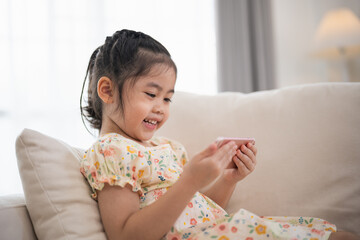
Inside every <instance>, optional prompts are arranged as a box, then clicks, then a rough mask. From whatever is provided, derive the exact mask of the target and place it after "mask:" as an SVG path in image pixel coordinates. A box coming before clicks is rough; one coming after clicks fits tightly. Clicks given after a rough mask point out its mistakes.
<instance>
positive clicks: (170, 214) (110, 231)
mask: <svg viewBox="0 0 360 240" xmlns="http://www.w3.org/2000/svg"><path fill="white" fill-rule="evenodd" d="M235 151H236V145H235V144H234V143H229V144H227V145H225V147H222V148H221V149H219V150H218V149H217V148H216V145H215V144H212V145H210V146H209V147H208V148H207V149H206V150H205V151H203V152H202V153H200V154H198V155H196V156H195V157H194V158H193V159H192V160H191V161H190V162H189V163H188V164H187V165H185V168H184V171H183V173H182V175H181V177H180V178H179V180H178V181H177V182H176V183H175V184H174V185H173V186H172V187H171V188H170V189H169V190H168V191H167V192H166V193H165V194H164V195H163V196H162V197H161V198H159V199H158V200H157V201H156V202H154V203H153V204H151V205H149V206H147V207H145V208H143V209H141V210H140V209H139V196H138V194H137V193H134V192H132V190H131V187H124V188H121V187H113V186H112V187H110V186H109V185H107V184H105V187H104V188H103V190H101V191H98V203H99V209H100V214H101V218H102V221H103V225H104V228H105V232H106V234H107V236H108V239H110V240H112V239H160V238H161V237H163V236H164V235H165V234H166V233H167V232H168V231H169V230H170V229H171V227H172V226H173V225H174V223H175V221H176V220H177V218H178V217H179V216H180V214H181V212H182V211H183V210H184V209H185V207H186V205H187V204H188V203H189V202H190V200H191V198H192V197H193V195H194V194H195V192H196V191H197V190H198V189H200V188H202V187H204V186H206V185H207V184H209V183H210V182H211V181H213V180H214V179H215V178H217V176H219V174H221V173H222V172H223V170H224V168H225V167H224V166H227V165H228V164H229V163H230V162H231V158H232V156H234V155H235ZM127 186H128V185H127Z"/></svg>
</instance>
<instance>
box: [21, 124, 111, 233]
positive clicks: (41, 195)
mask: <svg viewBox="0 0 360 240" xmlns="http://www.w3.org/2000/svg"><path fill="white" fill-rule="evenodd" d="M16 155H17V159H18V167H19V172H20V177H21V181H22V185H23V189H24V195H25V200H26V205H27V208H28V211H29V214H30V218H31V220H32V223H33V225H34V229H35V232H36V235H37V237H38V239H96V240H101V239H106V236H105V232H104V229H103V226H102V224H101V219H100V214H99V210H98V206H97V203H96V202H95V201H94V200H92V199H91V197H90V188H89V186H88V184H87V183H86V181H85V179H84V178H83V176H82V175H81V173H80V171H79V166H80V164H79V158H81V157H82V155H83V151H82V150H80V149H76V148H73V147H71V146H69V145H67V144H66V143H64V142H62V141H59V140H57V139H54V138H51V137H48V136H46V135H43V134H41V133H39V132H36V131H33V130H29V129H25V130H24V131H23V132H22V133H21V134H20V135H19V136H18V138H17V140H16Z"/></svg>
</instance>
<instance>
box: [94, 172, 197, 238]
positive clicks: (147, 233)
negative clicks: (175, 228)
mask: <svg viewBox="0 0 360 240" xmlns="http://www.w3.org/2000/svg"><path fill="white" fill-rule="evenodd" d="M128 186H129V187H128ZM195 192H196V191H195V190H194V189H193V188H191V184H189V183H187V182H186V179H179V181H178V182H176V183H175V184H174V185H173V186H172V187H171V188H170V189H169V190H168V191H167V192H166V194H164V195H163V196H162V197H161V198H159V199H158V200H157V201H156V202H154V203H153V204H151V205H150V206H147V207H145V208H143V209H141V210H140V208H139V205H140V203H139V195H138V193H135V192H133V191H132V190H131V187H130V185H127V187H124V188H121V187H117V186H116V187H111V186H109V185H108V184H106V185H105V187H104V188H103V190H101V191H98V202H99V209H100V214H101V219H102V222H103V225H104V228H105V232H106V234H107V237H108V239H109V240H112V239H160V238H161V237H162V236H163V235H164V234H166V233H167V232H168V231H169V230H170V228H171V226H172V225H173V224H174V223H175V221H176V219H177V218H178V216H179V215H180V214H181V212H182V211H183V210H184V208H185V207H186V205H187V204H188V202H190V200H191V198H192V197H193V195H194V194H195Z"/></svg>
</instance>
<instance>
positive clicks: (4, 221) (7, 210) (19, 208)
mask: <svg viewBox="0 0 360 240" xmlns="http://www.w3.org/2000/svg"><path fill="white" fill-rule="evenodd" d="M0 238H1V239H2V240H13V239H22V240H36V239H37V238H36V236H35V233H34V229H33V227H32V224H31V221H30V217H29V213H28V211H27V209H26V205H25V201H24V196H23V195H21V194H12V195H5V196H1V198H0Z"/></svg>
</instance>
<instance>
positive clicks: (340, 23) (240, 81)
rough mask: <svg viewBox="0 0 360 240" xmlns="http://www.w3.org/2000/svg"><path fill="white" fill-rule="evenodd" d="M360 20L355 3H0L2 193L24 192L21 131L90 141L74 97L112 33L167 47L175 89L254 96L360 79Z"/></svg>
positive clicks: (72, 142)
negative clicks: (18, 151) (137, 34)
mask: <svg viewBox="0 0 360 240" xmlns="http://www.w3.org/2000/svg"><path fill="white" fill-rule="evenodd" d="M359 15H360V1H359V0H316V1H313V0H290V1H289V0H132V1H130V0H129V1H123V0H102V1H99V0H47V1H46V0H32V1H27V0H0V30H1V31H0V52H1V54H0V72H1V77H0V133H1V134H2V137H1V138H0V141H1V142H0V152H1V158H0V164H1V167H2V171H1V174H0V195H3V194H10V193H21V192H22V187H21V181H20V177H19V174H18V170H17V163H16V155H15V140H16V137H17V136H18V135H19V134H20V132H21V131H22V129H24V128H30V129H34V130H37V131H40V132H42V133H44V134H46V135H49V136H52V137H55V138H57V139H61V140H63V141H65V142H66V143H68V144H70V145H72V146H76V147H80V148H87V147H88V146H90V144H91V143H92V142H93V141H94V137H93V136H91V135H90V134H89V133H88V132H87V131H86V129H85V127H84V126H83V124H82V122H81V118H80V113H79V98H80V92H81V87H82V83H83V79H84V77H85V71H86V68H87V64H88V60H89V58H90V55H91V53H92V52H93V51H94V50H95V48H96V47H98V46H99V45H101V44H102V43H103V42H104V40H105V37H106V36H108V35H112V34H113V33H114V32H115V31H116V30H120V29H123V28H126V29H133V30H137V31H143V32H144V33H147V34H149V35H150V36H152V37H154V38H155V39H157V40H158V41H160V42H161V43H162V44H163V45H164V46H165V47H166V48H167V49H168V50H169V52H170V53H171V55H172V57H173V59H174V61H175V63H176V64H177V67H178V79H177V83H176V91H188V92H192V93H198V94H216V93H218V92H222V91H236V92H244V93H250V92H255V91H260V90H271V89H276V88H283V87H288V86H293V85H298V84H312V83H318V82H350V81H352V82H355V81H360V22H359ZM359 94H360V93H359Z"/></svg>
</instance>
